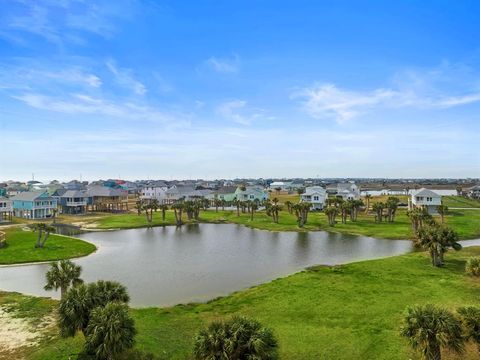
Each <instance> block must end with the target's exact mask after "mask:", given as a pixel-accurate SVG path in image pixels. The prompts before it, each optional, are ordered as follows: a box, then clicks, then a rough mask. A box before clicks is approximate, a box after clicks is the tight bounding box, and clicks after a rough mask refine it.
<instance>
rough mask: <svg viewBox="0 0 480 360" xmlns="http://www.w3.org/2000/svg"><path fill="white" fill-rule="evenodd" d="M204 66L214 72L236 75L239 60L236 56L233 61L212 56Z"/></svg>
mask: <svg viewBox="0 0 480 360" xmlns="http://www.w3.org/2000/svg"><path fill="white" fill-rule="evenodd" d="M206 64H207V65H208V66H209V67H210V68H212V69H213V70H215V71H216V72H219V73H223V74H229V73H236V72H237V71H238V69H239V66H240V60H239V58H238V56H237V55H235V56H234V58H233V59H227V58H217V57H215V56H212V57H211V58H210V59H208V60H207V61H206Z"/></svg>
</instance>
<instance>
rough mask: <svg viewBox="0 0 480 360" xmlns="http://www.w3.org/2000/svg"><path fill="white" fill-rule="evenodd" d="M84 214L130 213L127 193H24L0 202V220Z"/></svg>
mask: <svg viewBox="0 0 480 360" xmlns="http://www.w3.org/2000/svg"><path fill="white" fill-rule="evenodd" d="M58 211H59V212H60V213H64V214H85V213H86V212H87V211H109V212H120V211H128V192H126V191H123V190H119V189H113V188H107V187H105V186H93V187H90V188H89V189H87V190H65V189H61V190H57V191H55V192H54V193H53V194H51V195H50V194H48V192H47V191H45V190H35V191H23V192H20V193H18V194H17V195H15V196H13V197H11V198H6V197H1V198H0V220H7V219H11V217H12V216H15V217H20V218H24V219H45V218H50V217H52V216H54V214H55V213H56V212H58Z"/></svg>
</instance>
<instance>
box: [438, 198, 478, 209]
mask: <svg viewBox="0 0 480 360" xmlns="http://www.w3.org/2000/svg"><path fill="white" fill-rule="evenodd" d="M442 201H443V203H444V204H445V205H447V206H448V207H451V208H480V200H475V199H468V198H464V197H462V196H444V197H443V198H442Z"/></svg>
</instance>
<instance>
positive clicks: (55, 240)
mask: <svg viewBox="0 0 480 360" xmlns="http://www.w3.org/2000/svg"><path fill="white" fill-rule="evenodd" d="M2 231H3V232H5V233H6V238H7V244H8V246H7V247H6V248H4V249H0V265H6V264H15V263H27V262H38V261H51V260H60V259H68V258H75V257H79V256H85V255H88V254H90V253H92V252H94V251H95V249H96V248H95V245H93V244H90V243H88V242H85V241H82V240H79V239H75V238H71V237H67V236H60V235H55V234H51V235H50V237H49V238H48V240H47V242H46V243H45V247H44V248H43V249H36V248H35V242H36V240H37V233H34V232H32V231H24V230H22V229H20V228H18V227H11V228H3V229H2Z"/></svg>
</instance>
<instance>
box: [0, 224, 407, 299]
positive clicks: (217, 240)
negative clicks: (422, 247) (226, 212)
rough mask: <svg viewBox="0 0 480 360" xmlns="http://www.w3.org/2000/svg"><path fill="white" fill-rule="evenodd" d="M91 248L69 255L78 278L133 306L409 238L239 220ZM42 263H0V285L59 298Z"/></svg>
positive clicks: (367, 254) (193, 295)
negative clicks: (115, 287)
mask: <svg viewBox="0 0 480 360" xmlns="http://www.w3.org/2000/svg"><path fill="white" fill-rule="evenodd" d="M78 237H80V238H83V239H85V240H88V241H90V242H92V243H94V244H95V245H97V247H98V251H97V252H96V253H94V254H92V255H90V256H88V257H85V258H81V259H78V260H76V262H77V263H78V264H80V265H82V267H83V276H82V277H83V279H84V280H85V281H95V280H98V279H105V280H117V281H120V282H121V283H123V284H124V285H126V286H127V287H128V290H129V292H130V295H131V298H132V301H131V303H132V305H134V306H153V305H173V304H178V303H185V302H190V301H206V300H209V299H212V298H214V297H217V296H221V295H227V294H229V293H231V292H233V291H236V290H241V289H244V288H247V287H249V286H252V285H256V284H260V283H262V282H266V281H269V280H272V279H275V278H277V277H280V276H285V275H288V274H292V273H294V272H297V271H300V270H302V269H304V268H305V267H308V266H312V265H317V264H324V265H334V264H341V263H346V262H352V261H357V260H364V259H372V258H379V257H385V256H392V255H398V254H403V253H407V252H409V251H411V249H412V245H411V243H410V242H409V241H402V240H379V239H374V238H369V237H364V236H350V235H341V234H332V233H327V232H310V233H296V232H268V231H261V230H254V229H249V228H247V227H245V226H241V225H230V224H229V225H227V224H225V225H214V224H200V225H186V226H183V227H181V228H176V227H173V226H168V227H158V228H153V229H135V230H122V231H111V232H97V233H86V234H82V235H78ZM47 269H48V264H38V265H25V266H15V267H0V289H2V290H7V291H18V292H22V293H26V294H32V295H45V296H53V297H58V294H55V293H52V292H45V291H44V290H43V285H44V281H45V280H44V279H45V272H46V271H47Z"/></svg>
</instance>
